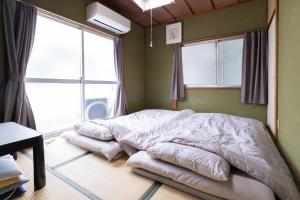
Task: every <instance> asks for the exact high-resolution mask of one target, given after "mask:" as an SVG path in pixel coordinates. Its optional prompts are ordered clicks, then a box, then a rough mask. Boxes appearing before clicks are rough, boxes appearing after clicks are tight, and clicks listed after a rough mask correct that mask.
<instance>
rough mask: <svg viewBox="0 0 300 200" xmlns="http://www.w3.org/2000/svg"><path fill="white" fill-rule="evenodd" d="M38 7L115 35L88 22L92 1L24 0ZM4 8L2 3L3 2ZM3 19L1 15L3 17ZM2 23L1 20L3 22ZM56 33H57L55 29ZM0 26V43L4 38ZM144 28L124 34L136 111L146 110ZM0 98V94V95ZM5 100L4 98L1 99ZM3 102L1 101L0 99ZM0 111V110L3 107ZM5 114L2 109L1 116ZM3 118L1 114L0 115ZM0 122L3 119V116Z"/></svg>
mask: <svg viewBox="0 0 300 200" xmlns="http://www.w3.org/2000/svg"><path fill="white" fill-rule="evenodd" d="M24 1H26V2H28V3H30V4H33V5H35V6H37V7H40V8H42V9H45V10H47V11H50V12H53V13H55V14H58V15H61V16H63V17H66V18H68V19H71V20H74V21H76V22H79V23H82V24H86V25H88V26H91V27H94V28H97V29H99V30H101V31H104V32H106V33H109V34H112V35H114V34H113V33H111V32H109V31H107V30H104V29H102V28H99V27H97V26H94V25H92V24H90V23H87V22H86V21H85V7H86V5H87V4H88V3H89V2H92V1H93V0H72V1H69V0H51V1H49V0H24ZM1 5H2V1H1ZM1 16H2V14H1ZM0 21H1V22H0V23H2V20H0ZM54 31H55V30H54ZM2 34H3V31H2V25H1V24H0V40H1V39H2V38H3V37H2ZM144 36H145V33H144V28H142V27H140V26H138V25H136V24H134V23H132V30H131V31H130V32H129V33H128V34H125V35H124V49H125V55H124V79H125V87H126V92H127V96H128V108H129V111H130V112H134V111H137V110H140V109H142V108H144V94H145V92H144V78H143V77H144ZM2 76H3V42H2V41H1V42H0V81H1V80H2ZM0 95H2V94H1V92H0ZM0 99H2V98H0ZM0 101H1V100H0ZM0 109H1V108H0ZM1 113H2V111H1V110H0V114H1ZM0 116H2V115H0ZM0 120H1V117H0Z"/></svg>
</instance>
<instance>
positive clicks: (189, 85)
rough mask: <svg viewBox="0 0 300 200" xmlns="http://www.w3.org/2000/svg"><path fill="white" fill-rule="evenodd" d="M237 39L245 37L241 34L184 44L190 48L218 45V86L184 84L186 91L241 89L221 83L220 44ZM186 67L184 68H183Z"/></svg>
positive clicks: (239, 86) (238, 86)
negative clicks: (201, 45) (208, 44)
mask: <svg viewBox="0 0 300 200" xmlns="http://www.w3.org/2000/svg"><path fill="white" fill-rule="evenodd" d="M236 39H244V35H243V34H239V35H234V36H227V37H219V38H216V39H208V40H200V41H196V42H195V41H192V42H186V43H184V44H183V46H182V47H188V46H194V45H199V44H206V43H211V42H214V43H215V44H216V64H217V66H216V81H217V84H216V85H200V84H192V85H191V84H184V87H185V89H198V88H199V89H201V88H204V89H205V88H208V89H210V88H212V89H214V88H216V89H231V88H232V89H240V88H241V85H221V84H220V83H219V64H218V63H219V55H218V54H219V51H218V48H219V45H218V43H219V42H223V41H228V40H236ZM183 67H184V66H183Z"/></svg>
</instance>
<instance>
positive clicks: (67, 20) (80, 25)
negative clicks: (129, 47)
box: [16, 0, 119, 39]
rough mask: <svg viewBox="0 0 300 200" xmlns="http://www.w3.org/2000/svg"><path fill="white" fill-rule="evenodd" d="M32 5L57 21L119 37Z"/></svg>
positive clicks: (109, 36) (104, 35)
mask: <svg viewBox="0 0 300 200" xmlns="http://www.w3.org/2000/svg"><path fill="white" fill-rule="evenodd" d="M16 1H19V2H22V3H26V4H30V3H28V2H26V1H23V0H16ZM30 5H32V6H33V7H35V8H36V9H37V12H38V13H40V14H43V15H46V16H48V17H51V18H52V19H54V20H57V21H60V22H64V23H66V24H68V25H71V26H75V27H77V28H82V29H85V30H88V31H91V32H94V33H97V34H99V35H101V36H103V37H105V38H107V39H114V38H119V37H118V36H114V35H111V34H109V33H105V32H104V31H101V30H98V29H96V28H93V27H90V26H88V25H85V24H82V23H80V22H76V21H74V20H72V19H68V18H66V17H63V16H61V15H59V14H56V13H53V12H51V11H47V10H45V9H43V8H40V7H38V6H36V5H33V4H30Z"/></svg>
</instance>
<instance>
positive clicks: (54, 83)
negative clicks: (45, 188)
mask: <svg viewBox="0 0 300 200" xmlns="http://www.w3.org/2000/svg"><path fill="white" fill-rule="evenodd" d="M82 35H83V36H84V37H82ZM82 44H84V45H82ZM83 56H84V57H83ZM83 61H85V62H83ZM82 72H85V77H82ZM58 79H59V80H58ZM81 80H82V81H81ZM108 81H109V82H108ZM111 81H116V75H115V67H114V45H113V40H110V39H106V38H103V37H101V36H99V35H95V34H92V33H88V32H85V31H83V30H81V29H79V28H78V29H77V28H74V27H72V26H69V25H67V24H65V23H61V22H59V21H55V20H53V19H50V18H47V17H44V16H41V15H38V17H37V28H36V34H35V42H34V46H33V50H32V53H31V57H30V59H29V63H28V67H27V73H26V92H27V96H28V98H29V101H30V104H31V106H32V110H33V114H34V117H35V120H36V125H37V130H38V131H40V132H42V133H43V134H46V135H47V134H49V133H50V134H51V133H53V132H55V133H57V132H58V133H59V131H62V130H64V129H67V128H71V127H72V126H73V125H74V124H77V123H80V122H82V121H84V120H91V119H96V118H107V117H111V116H112V115H111V114H112V107H113V102H114V99H115V95H116V84H115V83H111Z"/></svg>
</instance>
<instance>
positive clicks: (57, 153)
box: [26, 137, 86, 167]
mask: <svg viewBox="0 0 300 200" xmlns="http://www.w3.org/2000/svg"><path fill="white" fill-rule="evenodd" d="M26 151H27V152H28V153H30V154H32V149H28V150H26ZM44 151H45V160H46V164H47V165H48V166H50V167H54V166H56V165H58V164H61V163H63V162H66V161H68V160H71V159H73V158H75V157H77V156H80V155H83V154H84V153H86V151H85V150H83V149H81V148H79V147H76V146H74V145H72V144H69V143H67V142H66V141H65V140H64V139H63V138H61V137H56V138H52V139H48V140H45V143H44Z"/></svg>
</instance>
